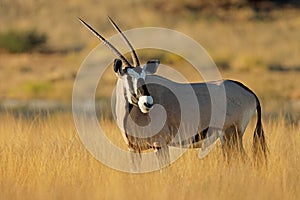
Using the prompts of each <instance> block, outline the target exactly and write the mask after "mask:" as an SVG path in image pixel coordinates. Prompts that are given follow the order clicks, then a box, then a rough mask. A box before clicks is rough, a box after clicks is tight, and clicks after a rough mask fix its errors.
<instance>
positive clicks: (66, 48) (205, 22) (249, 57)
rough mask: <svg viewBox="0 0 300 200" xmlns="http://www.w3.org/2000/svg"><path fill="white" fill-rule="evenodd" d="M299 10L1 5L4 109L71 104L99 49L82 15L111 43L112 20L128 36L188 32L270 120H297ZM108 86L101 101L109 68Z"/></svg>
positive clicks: (181, 4)
mask: <svg viewBox="0 0 300 200" xmlns="http://www.w3.org/2000/svg"><path fill="white" fill-rule="evenodd" d="M299 8H300V3H299V1H297V0H211V1H199V0H173V1H166V0H152V1H147V0H127V1H122V0H113V1H97V0H89V1H84V2H83V1H79V0H66V1H43V0H28V1H26V2H25V1H21V0H1V2H0V24H1V26H0V79H1V85H0V105H1V106H0V108H4V109H6V108H15V107H18V105H19V104H22V105H24V104H26V105H27V102H36V104H38V102H41V100H43V101H49V102H57V103H58V104H63V105H70V104H71V101H72V87H73V82H74V79H75V77H76V73H77V70H78V69H79V67H80V65H81V62H82V61H83V60H84V58H85V56H87V54H88V53H89V51H90V50H92V48H94V47H95V46H96V45H98V44H99V41H98V40H97V39H96V38H94V37H93V36H91V34H90V33H88V32H87V31H86V30H85V28H84V27H83V26H82V25H81V24H80V23H79V22H78V20H77V17H82V18H83V19H85V20H86V21H87V22H89V23H90V24H91V25H93V26H94V27H95V28H96V29H97V30H98V31H99V32H101V33H102V34H103V35H104V36H106V37H109V36H112V35H113V34H115V31H114V29H113V28H112V26H111V25H110V23H109V22H108V20H107V15H109V16H111V17H112V18H113V19H115V21H116V22H117V23H118V24H119V26H120V27H121V28H122V29H123V30H127V29H132V28H138V27H146V26H154V27H166V28H170V29H174V30H177V31H180V32H182V33H185V34H186V35H188V36H190V37H192V38H193V39H195V40H196V41H197V42H199V43H200V44H201V45H202V46H203V47H204V48H205V49H206V50H207V51H208V53H209V54H210V55H211V57H212V58H213V59H214V61H215V62H216V64H217V65H218V67H219V69H220V71H221V73H222V76H223V77H224V78H232V79H236V80H239V81H241V82H243V83H245V84H246V85H248V86H249V87H250V88H251V89H253V90H254V91H255V92H256V93H257V94H258V96H259V98H260V99H261V100H262V104H263V107H264V110H265V114H266V115H268V116H275V115H276V113H286V115H287V118H288V119H290V120H293V121H297V119H299V113H300V86H299V85H300V79H299V75H300V56H299V55H300V37H299V36H300V12H299V11H300V10H299ZM138 53H139V55H140V57H141V59H142V60H143V61H145V60H147V59H149V56H150V58H153V57H157V58H160V59H161V62H162V63H163V64H166V65H170V66H174V68H176V69H178V70H182V71H183V73H184V74H189V73H191V72H190V71H189V69H190V68H191V67H188V66H187V67H182V66H183V65H188V64H187V63H186V62H184V60H182V59H181V58H179V57H178V56H175V55H169V54H165V53H163V52H154V53H153V54H152V55H151V52H150V53H149V52H146V51H138ZM99 56H101V55H99ZM198 79H199V77H191V78H190V81H199V80H198ZM103 81H104V82H105V84H106V85H107V88H106V89H105V88H99V92H98V94H97V99H98V100H99V101H101V100H102V99H107V98H108V97H109V96H110V94H111V89H112V88H113V86H114V84H115V81H116V78H115V76H114V74H113V72H112V70H111V71H109V70H108V72H107V74H106V78H105V80H103ZM16 102H20V103H16ZM24 102H25V103H24ZM49 105H53V104H51V103H49ZM107 105H109V104H107ZM57 107H60V106H57Z"/></svg>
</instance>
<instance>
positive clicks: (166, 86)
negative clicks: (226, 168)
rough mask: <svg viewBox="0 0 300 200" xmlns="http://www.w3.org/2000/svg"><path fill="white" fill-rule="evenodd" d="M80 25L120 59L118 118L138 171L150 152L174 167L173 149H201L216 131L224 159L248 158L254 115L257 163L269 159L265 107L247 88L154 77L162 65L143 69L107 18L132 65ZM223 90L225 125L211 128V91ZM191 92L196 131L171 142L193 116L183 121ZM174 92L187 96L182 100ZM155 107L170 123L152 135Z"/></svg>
mask: <svg viewBox="0 0 300 200" xmlns="http://www.w3.org/2000/svg"><path fill="white" fill-rule="evenodd" d="M79 20H80V21H81V22H82V23H83V24H84V25H85V26H86V27H87V28H88V29H89V30H90V31H91V32H92V33H93V34H94V35H96V36H97V37H98V38H99V39H100V40H101V41H102V42H103V43H104V44H105V45H106V46H107V47H108V48H110V49H111V50H112V52H113V53H115V54H116V55H117V56H118V58H119V59H115V61H114V67H113V69H114V72H115V73H116V75H117V77H118V82H117V86H116V94H117V96H116V115H117V122H118V125H119V126H121V128H122V136H123V138H124V140H125V142H126V144H127V146H128V148H129V151H131V152H133V154H132V155H133V156H132V162H133V164H134V165H135V166H134V167H138V166H139V164H140V163H141V156H140V153H142V152H144V151H147V150H151V149H152V150H155V152H156V156H157V159H158V163H159V166H161V167H162V166H166V165H168V164H169V162H170V155H169V147H170V146H182V147H186V148H195V147H196V148H200V147H201V141H202V140H203V139H205V138H206V137H208V136H209V135H211V134H212V133H213V132H214V133H217V137H218V138H219V139H220V141H221V144H222V147H223V150H224V152H225V153H226V155H227V152H230V151H232V149H233V148H234V149H236V150H238V151H240V152H241V153H242V154H245V152H244V148H243V141H242V138H243V135H244V132H245V129H246V127H247V125H248V123H249V120H250V119H251V118H252V116H253V115H254V113H255V111H256V112H257V122H256V128H255V131H254V136H253V152H254V154H255V155H256V158H257V157H259V155H260V156H262V157H263V158H264V159H266V158H267V145H266V141H265V136H264V131H263V127H262V122H261V114H262V113H261V105H260V102H259V99H258V98H257V96H256V95H255V94H254V92H252V91H251V90H250V89H249V88H247V87H246V86H245V85H243V84H242V83H240V82H237V81H233V80H220V81H215V82H202V83H177V82H174V81H171V80H169V79H167V78H164V77H161V76H158V75H153V74H154V73H155V72H156V70H157V68H158V66H159V64H160V62H159V61H158V60H150V61H148V62H147V63H146V64H145V65H143V66H141V65H140V61H139V59H138V56H137V54H136V52H135V50H134V48H133V46H132V45H131V44H130V42H129V41H128V39H127V38H126V36H125V35H124V33H123V32H122V31H121V30H120V28H119V27H118V26H117V25H116V24H115V22H114V21H113V20H112V19H111V18H109V21H110V22H111V24H112V25H113V27H114V28H115V29H116V30H117V31H118V32H119V33H120V35H121V37H122V38H123V40H124V41H125V43H126V44H127V46H128V47H129V48H130V51H131V56H132V60H133V65H132V64H130V62H129V61H128V60H127V59H126V58H125V56H124V55H122V54H121V53H120V52H119V51H118V50H117V49H116V48H115V47H114V46H113V45H112V44H111V43H110V42H109V41H107V40H106V39H105V38H104V37H103V36H101V35H100V34H99V33H97V32H96V31H95V30H94V29H93V28H92V27H91V26H90V25H88V24H87V23H86V22H84V21H83V20H82V19H80V18H79ZM220 86H222V87H223V88H225V92H226V97H225V100H226V104H225V105H226V110H225V120H224V125H223V127H222V128H215V127H210V120H211V115H212V113H211V110H212V103H211V99H210V98H211V97H210V94H209V90H208V88H210V89H213V90H215V91H218V89H219V88H220ZM190 88H191V89H192V91H193V92H194V95H195V96H196V101H197V102H196V103H197V109H198V110H199V115H200V116H199V115H198V116H197V117H198V118H197V119H198V121H197V127H196V129H194V131H195V132H193V133H190V134H191V137H189V138H186V137H183V139H182V140H180V141H179V142H174V140H173V139H174V138H175V137H176V135H177V134H179V133H178V131H179V127H180V124H181V123H182V124H184V125H186V127H188V126H189V125H190V124H189V123H190V118H189V117H186V118H181V114H182V112H183V110H181V109H182V108H181V105H182V104H183V105H185V107H186V108H187V110H189V109H190V111H188V112H190V113H193V105H192V104H193V102H192V101H191V100H190V98H189V96H187V95H188V92H187V91H189V90H190ZM176 93H177V94H179V95H180V96H182V97H183V98H182V99H181V100H180V101H179V100H178V97H177V96H176ZM155 105H160V106H162V107H163V108H164V110H165V115H166V120H165V121H164V122H163V123H164V124H163V125H162V127H161V128H160V129H159V131H157V132H155V133H153V134H151V133H150V134H149V132H151V129H149V128H148V129H147V128H144V127H147V126H148V124H149V123H151V120H154V121H155V119H158V120H160V116H159V115H160V113H158V114H157V113H155V112H152V111H151V110H152V109H153V107H155ZM153 110H154V109H153ZM152 128H153V127H152ZM188 130H193V129H187V131H188ZM142 132H143V133H142ZM144 132H148V133H144Z"/></svg>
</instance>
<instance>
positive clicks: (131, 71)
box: [127, 68, 146, 79]
mask: <svg viewBox="0 0 300 200" xmlns="http://www.w3.org/2000/svg"><path fill="white" fill-rule="evenodd" d="M127 73H128V74H129V75H130V76H131V77H132V78H135V79H139V78H142V79H145V78H146V72H145V71H144V70H142V72H141V73H140V74H139V73H137V72H136V71H134V70H133V69H130V68H129V69H127Z"/></svg>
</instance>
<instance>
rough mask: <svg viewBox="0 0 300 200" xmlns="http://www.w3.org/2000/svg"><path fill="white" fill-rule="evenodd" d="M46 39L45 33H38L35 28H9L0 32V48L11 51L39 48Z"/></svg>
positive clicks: (19, 51) (17, 51)
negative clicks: (21, 29)
mask: <svg viewBox="0 0 300 200" xmlns="http://www.w3.org/2000/svg"><path fill="white" fill-rule="evenodd" d="M46 41H47V37H46V35H45V34H39V33H37V32H36V31H35V30H28V31H15V30H10V31H8V32H5V33H0V49H5V50H7V51H9V52H11V53H22V52H29V51H32V50H34V49H38V48H40V47H41V46H42V45H43V44H45V43H46Z"/></svg>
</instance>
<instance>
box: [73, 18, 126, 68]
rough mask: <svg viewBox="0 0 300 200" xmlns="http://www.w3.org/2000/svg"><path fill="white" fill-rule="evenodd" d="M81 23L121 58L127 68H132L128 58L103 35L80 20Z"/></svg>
mask: <svg viewBox="0 0 300 200" xmlns="http://www.w3.org/2000/svg"><path fill="white" fill-rule="evenodd" d="M78 19H79V21H80V22H81V23H82V24H83V25H84V26H85V27H86V28H88V29H89V30H90V31H91V32H92V33H94V35H96V37H97V38H99V39H100V40H101V41H102V42H103V43H104V44H105V45H106V46H107V47H108V48H110V49H111V50H112V52H114V53H115V54H116V55H117V56H119V58H120V59H121V60H122V61H123V63H125V64H126V65H127V66H131V64H130V63H129V62H128V60H126V58H125V57H124V56H123V55H122V54H121V53H120V52H119V51H118V49H116V48H115V47H114V46H113V45H112V44H111V43H110V42H108V41H107V40H106V39H105V38H104V37H103V36H102V35H100V34H99V33H97V31H95V30H94V29H93V28H92V27H91V26H90V25H88V24H87V23H86V22H85V21H83V20H82V19H80V18H78Z"/></svg>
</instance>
